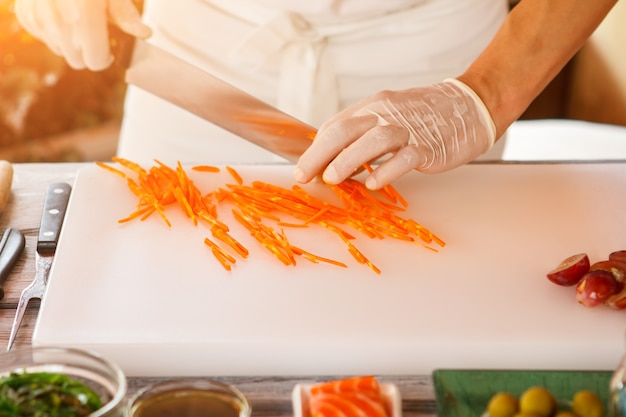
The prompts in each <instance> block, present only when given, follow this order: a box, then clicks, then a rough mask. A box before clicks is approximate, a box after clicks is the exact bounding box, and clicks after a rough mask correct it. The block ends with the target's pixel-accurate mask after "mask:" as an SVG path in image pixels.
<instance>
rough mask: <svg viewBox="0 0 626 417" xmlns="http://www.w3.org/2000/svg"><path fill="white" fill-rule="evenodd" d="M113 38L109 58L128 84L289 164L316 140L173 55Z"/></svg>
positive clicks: (308, 130) (300, 125) (310, 131)
mask: <svg viewBox="0 0 626 417" xmlns="http://www.w3.org/2000/svg"><path fill="white" fill-rule="evenodd" d="M112 33H115V35H114V37H113V38H112V43H111V45H112V50H113V54H114V55H115V59H116V62H117V64H118V65H120V66H121V67H123V68H125V70H126V72H125V80H126V82H127V83H128V84H132V85H135V86H137V87H139V88H141V89H143V90H145V91H147V92H149V93H152V94H154V95H156V96H158V97H160V98H162V99H164V100H166V101H168V102H170V103H173V104H175V105H177V106H178V107H180V108H183V109H185V110H187V111H190V112H191V113H194V114H195V115H197V116H200V117H201V118H203V119H205V120H207V121H209V122H211V123H213V124H215V125H217V126H220V127H221V128H223V129H225V130H227V131H229V132H231V133H234V134H235V135H237V136H240V137H242V138H243V139H246V140H248V141H250V142H252V143H254V144H256V145H258V146H260V147H262V148H264V149H267V150H269V151H271V152H273V153H275V154H277V155H280V156H282V157H283V158H285V159H287V160H288V161H290V162H297V160H298V158H299V157H300V155H302V153H303V152H304V151H305V150H306V149H307V148H308V147H309V145H310V144H311V141H312V140H313V138H314V137H315V134H316V133H317V130H316V129H315V128H313V127H311V126H309V125H308V124H306V123H304V122H302V121H300V120H298V119H296V118H295V117H292V116H290V115H288V114H287V113H284V112H283V111H281V110H279V109H277V108H276V107H274V106H272V105H270V104H268V103H266V102H264V101H262V100H260V99H258V98H256V97H254V96H252V95H251V94H248V93H246V92H244V91H243V90H240V89H239V88H237V87H235V86H233V85H231V84H229V83H227V82H225V81H223V80H221V79H219V78H217V77H215V76H213V75H211V74H209V73H208V72H205V71H203V70H201V69H199V68H198V67H196V66H194V65H192V64H190V63H188V62H186V61H184V60H182V59H180V58H178V57H176V56H175V55H173V54H171V53H169V52H167V51H165V50H163V49H161V48H159V47H157V46H155V45H153V44H150V43H148V42H147V41H144V40H141V39H135V38H132V37H130V36H129V35H126V34H121V33H120V31H117V30H116V31H112ZM207 140H210V138H207Z"/></svg>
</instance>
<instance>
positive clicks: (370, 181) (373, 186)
mask: <svg viewBox="0 0 626 417" xmlns="http://www.w3.org/2000/svg"><path fill="white" fill-rule="evenodd" d="M365 187H366V188H367V189H368V190H378V189H379V188H381V187H379V186H378V181H377V180H376V178H374V177H373V176H372V175H370V176H369V177H367V178H366V179H365Z"/></svg>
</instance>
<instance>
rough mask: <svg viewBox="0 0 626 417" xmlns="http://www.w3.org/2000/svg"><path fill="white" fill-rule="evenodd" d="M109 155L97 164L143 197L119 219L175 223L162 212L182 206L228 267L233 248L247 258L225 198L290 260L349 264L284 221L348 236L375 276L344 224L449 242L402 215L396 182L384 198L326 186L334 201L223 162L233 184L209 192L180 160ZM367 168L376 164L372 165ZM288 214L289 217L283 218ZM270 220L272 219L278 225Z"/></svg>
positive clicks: (353, 184)
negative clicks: (298, 237) (297, 240)
mask: <svg viewBox="0 0 626 417" xmlns="http://www.w3.org/2000/svg"><path fill="white" fill-rule="evenodd" d="M112 160H113V162H116V163H118V164H119V165H120V167H121V168H117V167H113V166H110V165H108V164H104V163H102V162H98V163H97V165H98V166H100V167H102V168H104V169H106V170H107V171H109V172H112V173H113V174H116V175H118V176H120V177H122V178H123V179H124V180H125V181H126V184H127V186H128V188H129V190H130V191H131V192H132V193H133V195H135V196H136V197H137V199H138V202H137V207H136V209H135V210H134V211H132V212H131V213H130V214H129V215H128V216H127V217H125V218H123V219H120V220H118V221H119V222H120V223H127V222H130V221H133V220H136V219H140V220H141V221H144V220H146V219H147V218H149V217H150V216H151V215H153V214H154V213H157V214H158V215H159V216H160V217H161V219H162V220H163V221H164V222H165V224H166V225H167V226H168V227H171V226H172V223H171V222H170V220H169V219H168V217H167V215H166V213H165V212H166V209H167V208H168V207H170V206H172V205H174V206H177V207H178V208H179V209H180V210H181V211H182V212H183V213H184V214H185V215H186V216H187V218H189V219H190V220H191V221H192V222H193V224H194V225H198V224H199V223H200V222H201V223H203V224H204V225H206V226H207V227H208V228H209V229H210V230H211V235H212V236H213V238H214V240H211V239H208V238H207V240H205V242H204V243H205V244H206V245H207V246H209V247H210V248H211V251H212V253H213V255H214V256H215V257H216V258H217V260H218V261H219V263H220V264H221V265H222V266H223V267H224V268H225V269H227V270H231V266H232V265H233V264H234V263H235V262H236V258H235V257H234V256H233V254H234V255H237V256H239V257H242V258H246V257H247V256H248V253H249V251H248V249H247V248H245V247H244V245H242V244H241V243H240V242H239V241H238V240H237V239H236V238H235V237H234V236H233V235H232V234H231V232H230V231H229V227H228V225H226V224H225V223H224V222H222V221H221V220H220V219H219V216H218V206H221V205H223V204H231V205H232V206H233V207H234V208H233V209H232V213H233V216H234V218H235V220H236V221H237V222H239V223H240V224H241V225H243V226H244V227H245V229H246V230H247V231H248V232H249V233H250V235H251V236H252V237H253V238H254V239H255V240H256V241H257V242H258V243H259V244H260V246H261V247H263V248H265V249H267V250H268V251H269V252H270V253H272V254H273V255H274V256H275V257H276V258H277V259H278V260H279V261H280V262H282V263H283V264H285V265H292V266H293V265H296V258H297V257H301V258H302V259H305V260H307V261H310V262H313V263H320V262H323V263H328V264H332V265H336V266H339V267H346V264H345V263H343V262H341V261H338V260H334V259H329V258H326V257H323V256H319V255H316V254H313V253H311V252H309V251H306V250H305V249H303V248H299V247H295V246H292V245H291V243H290V242H289V239H288V237H287V234H286V233H285V230H284V229H283V227H286V228H289V227H298V228H303V227H310V226H314V225H317V226H321V227H323V228H324V229H326V230H328V231H329V232H332V233H334V234H336V235H337V237H338V238H339V239H340V240H341V241H342V242H344V244H345V245H346V246H347V250H348V253H349V254H350V255H351V256H352V257H353V258H354V259H355V260H356V261H357V262H358V263H360V264H364V265H366V266H367V267H369V268H370V269H371V270H372V271H374V272H375V273H376V274H380V273H381V271H380V269H379V268H378V267H377V266H376V265H375V264H374V262H373V261H372V260H370V259H369V258H368V257H367V256H365V254H364V253H362V252H361V251H360V250H359V249H358V248H357V247H356V245H355V244H354V243H353V242H352V241H354V240H355V236H354V235H353V234H351V233H350V232H348V231H347V230H346V227H349V228H352V229H354V230H356V231H358V232H360V233H362V234H363V235H364V236H367V237H369V238H372V239H385V238H392V239H396V240H401V241H406V242H409V243H418V244H419V245H420V246H424V247H426V248H427V249H430V250H433V251H436V249H435V248H433V247H431V246H429V245H430V244H431V243H435V244H437V245H439V246H441V247H443V246H445V242H444V241H443V240H442V239H440V238H439V237H437V236H435V235H434V234H433V233H431V232H430V231H429V230H428V229H426V228H425V227H423V226H422V225H421V224H419V223H418V222H417V221H415V220H414V219H410V218H405V217H402V216H401V215H400V213H401V212H403V211H405V208H406V206H407V203H406V201H405V200H404V199H403V198H402V196H401V195H400V194H399V193H398V192H397V191H396V190H395V189H394V188H393V187H391V186H388V187H385V188H384V189H383V190H382V191H381V192H380V193H378V194H379V195H380V196H382V197H384V199H379V198H377V197H376V196H375V195H374V194H373V193H372V192H371V191H369V190H368V189H367V188H366V187H365V186H364V185H363V184H362V183H360V182H359V181H356V180H354V179H348V180H345V181H344V182H342V183H340V184H337V185H329V189H330V190H331V191H332V192H333V193H334V194H335V196H336V197H337V199H338V201H339V204H335V203H331V202H328V201H325V200H323V199H320V198H318V197H315V196H313V195H311V194H309V193H308V192H307V191H306V190H304V189H303V188H302V187H300V186H298V185H294V186H293V187H291V188H284V187H280V186H277V185H273V184H269V183H266V182H263V181H253V182H252V183H250V184H245V183H244V180H243V178H242V177H241V175H239V173H238V172H237V170H235V169H234V168H233V167H230V166H226V170H227V172H228V173H229V174H230V175H231V177H232V178H233V179H234V180H235V183H234V184H225V185H224V186H223V187H218V188H216V189H214V190H212V191H210V192H206V191H203V190H200V189H199V188H198V187H197V186H196V184H195V183H194V181H193V180H192V179H191V178H190V177H189V175H188V174H187V172H186V171H185V169H184V167H183V166H182V164H181V163H180V162H178V163H177V164H176V166H174V167H170V166H168V165H166V164H164V163H162V162H160V161H158V160H155V162H156V165H154V166H152V167H150V168H149V169H146V168H144V167H142V166H140V165H139V164H137V163H135V162H132V161H129V160H127V159H124V158H119V157H114V158H113V159H112ZM366 168H367V169H369V170H371V167H369V166H366ZM124 169H125V170H127V171H129V172H125V171H124ZM191 170H193V171H196V172H198V173H209V174H210V173H217V172H220V169H219V168H218V167H213V166H210V165H196V166H193V167H191ZM133 175H134V177H132V176H133ZM385 200H386V201H385ZM285 216H287V217H289V219H290V220H289V221H288V220H286V219H285ZM267 222H273V223H275V225H276V227H273V226H271V225H269V224H267ZM226 249H228V250H229V251H230V252H232V254H231V253H229V252H228V251H226Z"/></svg>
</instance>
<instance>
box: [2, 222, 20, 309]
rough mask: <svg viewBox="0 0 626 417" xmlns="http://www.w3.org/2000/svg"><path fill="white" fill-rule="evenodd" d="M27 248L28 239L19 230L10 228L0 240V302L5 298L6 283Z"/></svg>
mask: <svg viewBox="0 0 626 417" xmlns="http://www.w3.org/2000/svg"><path fill="white" fill-rule="evenodd" d="M25 246H26V238H25V237H24V234H23V233H22V232H20V231H19V230H17V229H15V228H13V227H9V228H8V229H6V230H5V231H4V234H3V235H2V240H0V300H1V299H3V298H4V288H2V285H4V282H5V281H6V280H7V278H8V277H9V274H10V273H11V270H12V269H13V266H14V265H15V262H17V260H18V259H19V257H20V255H21V254H22V252H23V251H24V247H25Z"/></svg>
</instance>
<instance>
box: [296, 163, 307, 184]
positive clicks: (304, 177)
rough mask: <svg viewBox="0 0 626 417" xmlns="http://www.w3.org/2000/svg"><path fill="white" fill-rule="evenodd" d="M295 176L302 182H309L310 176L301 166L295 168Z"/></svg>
mask: <svg viewBox="0 0 626 417" xmlns="http://www.w3.org/2000/svg"><path fill="white" fill-rule="evenodd" d="M293 177H294V178H295V180H296V181H297V182H299V183H301V184H306V183H307V182H309V177H307V175H306V174H305V173H304V171H303V170H302V168H300V167H296V169H294V171H293Z"/></svg>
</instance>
